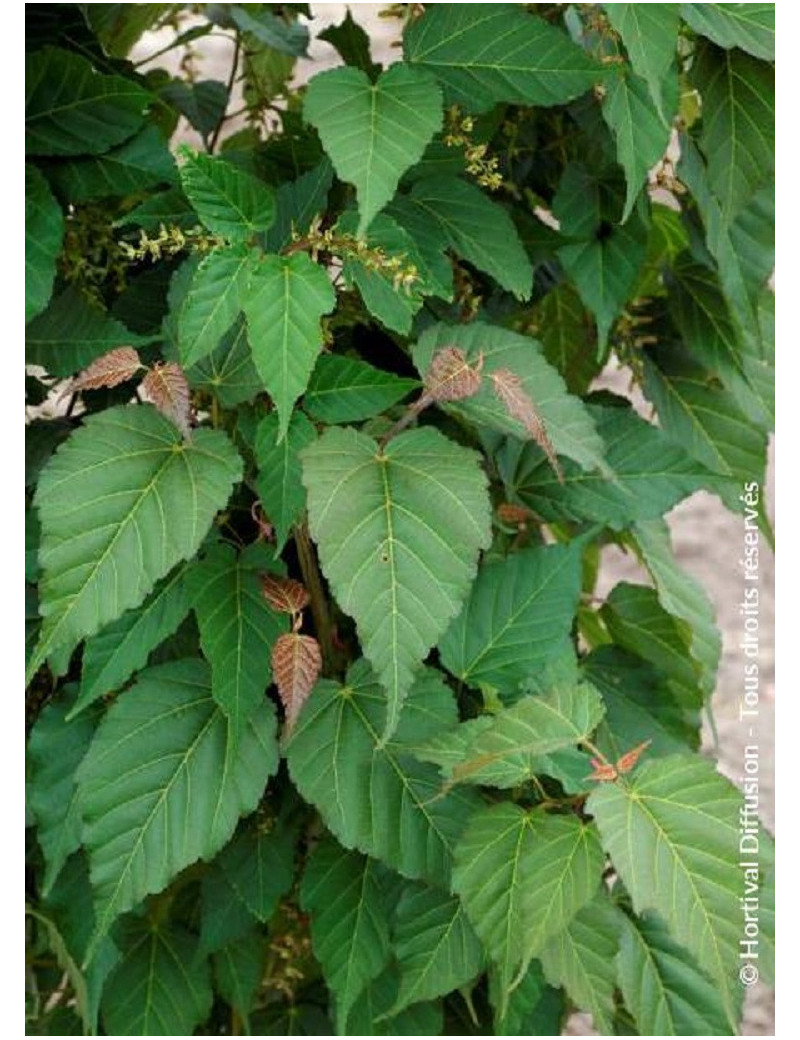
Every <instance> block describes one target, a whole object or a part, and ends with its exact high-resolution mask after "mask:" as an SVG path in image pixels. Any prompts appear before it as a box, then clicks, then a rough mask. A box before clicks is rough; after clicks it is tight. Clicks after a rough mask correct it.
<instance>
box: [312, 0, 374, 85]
mask: <svg viewBox="0 0 800 1040" xmlns="http://www.w3.org/2000/svg"><path fill="white" fill-rule="evenodd" d="M317 39H318V40H325V42H326V43H329V44H330V45H331V46H332V47H335V48H336V50H337V51H338V52H339V55H340V57H341V58H342V60H343V61H344V63H345V65H353V66H355V67H356V68H357V69H361V70H362V71H363V72H366V74H367V75H368V76H369V78H370V79H371V80H373V81H374V80H375V79H376V78H377V75H378V73H379V72H380V70H381V66H380V65H376V64H375V62H373V60H372V56H371V54H370V45H369V36H368V35H367V34H366V33H365V32H364V30H363V29H362V28H361V26H360V25H359V24H358V22H356V21H354V20H353V16H352V14H351V13H350V8H349V7H348V8H347V11H346V12H345V16H344V18H343V20H342V21H341V22H340V23H339V24H338V25H329V26H328V28H327V29H324V30H323V31H322V32H321V33H317Z"/></svg>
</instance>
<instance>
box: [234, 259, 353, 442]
mask: <svg viewBox="0 0 800 1040" xmlns="http://www.w3.org/2000/svg"><path fill="white" fill-rule="evenodd" d="M243 306H244V312H245V316H246V318H247V331H248V337H249V340H250V349H251V351H252V354H253V363H254V365H255V367H256V369H257V370H258V372H259V374H260V376H261V378H262V380H263V382H264V386H265V387H266V388H267V390H268V391H269V394H270V396H271V397H272V399H273V401H274V402H275V407H276V408H277V411H278V416H279V419H280V425H279V432H278V439H279V441H282V440H283V438H284V437H285V436H286V431H287V430H288V428H289V420H290V418H291V415H292V409H293V408H294V404H295V401H296V400H297V398H298V397H299V396H300V395H301V394H302V393H303V392H304V391H305V389H306V386H307V385H308V379H309V376H310V375H311V372H312V370H313V368H314V362H315V361H316V359H317V356H318V355H319V352H320V350H321V349H322V329H321V328H320V319H321V318H322V315H323V314H329V313H330V312H331V311H332V310H333V309H334V307H335V306H336V293H335V292H334V290H333V286H332V285H331V283H330V279H329V277H328V273H327V271H326V270H325V268H324V267H321V266H320V265H319V264H315V263H314V261H313V260H312V259H311V257H310V256H308V254H307V253H294V254H292V255H291V256H268V257H266V258H264V259H263V260H262V261H261V263H260V264H258V266H256V267H254V269H253V272H252V278H251V281H250V286H249V288H248V291H247V295H246V296H245V298H244V300H243Z"/></svg>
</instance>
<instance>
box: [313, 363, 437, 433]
mask: <svg viewBox="0 0 800 1040" xmlns="http://www.w3.org/2000/svg"><path fill="white" fill-rule="evenodd" d="M420 385H421V384H420V382H419V380H418V379H407V378H406V377H404V376H396V375H394V373H392V372H384V371H383V370H382V369H380V368H374V367H373V366H372V365H368V364H367V363H366V362H365V361H360V360H359V359H358V358H351V357H340V356H339V355H338V354H321V355H320V356H319V358H318V359H317V363H316V365H315V366H314V371H313V372H312V374H311V379H310V380H309V382H308V389H307V390H306V393H305V397H304V398H303V405H304V407H305V409H306V411H307V412H308V413H309V415H310V416H311V417H312V419H316V420H317V421H318V422H324V423H351V422H360V421H361V420H362V419H371V418H372V417H373V416H374V415H380V413H381V412H385V411H386V410H387V409H388V408H391V407H392V405H393V404H397V402H398V401H401V400H402V399H403V398H404V397H406V396H407V395H408V394H409V393H410V392H411V391H412V390H416V389H418V388H419V387H420Z"/></svg>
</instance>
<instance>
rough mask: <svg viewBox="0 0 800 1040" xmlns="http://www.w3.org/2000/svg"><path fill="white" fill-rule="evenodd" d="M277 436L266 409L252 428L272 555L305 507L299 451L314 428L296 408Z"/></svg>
mask: <svg viewBox="0 0 800 1040" xmlns="http://www.w3.org/2000/svg"><path fill="white" fill-rule="evenodd" d="M320 360H322V359H320ZM279 437H280V421H279V419H278V413H277V412H269V413H268V414H267V415H265V416H264V418H263V419H262V420H261V422H260V423H259V424H258V429H257V431H256V444H255V456H256V462H257V464H258V475H257V476H256V491H257V492H258V495H259V497H260V499H261V505H262V507H263V509H264V512H265V513H266V515H267V518H268V519H269V521H270V523H271V524H273V525H274V527H275V533H276V535H277V541H276V545H275V553H276V555H277V554H278V553H280V552H281V551H282V550H283V547H284V545H285V544H286V539H287V538H288V537H289V535H290V534H291V530H292V527H293V526H294V525H295V524H296V523H297V522H298V521H299V520H300V518H301V516H302V514H303V511H304V510H305V507H306V494H305V488H304V487H303V484H302V481H301V479H300V474H301V466H300V452H301V451H302V450H303V449H304V448H307V447H308V445H309V444H313V442H314V441H315V440H316V438H317V431H316V430H315V429H314V427H313V425H312V424H311V423H310V422H309V421H308V419H307V418H306V417H305V415H303V413H302V412H299V411H296V412H293V413H292V417H291V419H290V421H289V428H288V429H287V431H286V436H285V437H284V438H283V439H282V440H279Z"/></svg>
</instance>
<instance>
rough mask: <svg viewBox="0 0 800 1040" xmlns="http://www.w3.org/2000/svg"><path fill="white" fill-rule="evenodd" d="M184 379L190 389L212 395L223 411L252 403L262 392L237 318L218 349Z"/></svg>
mask: <svg viewBox="0 0 800 1040" xmlns="http://www.w3.org/2000/svg"><path fill="white" fill-rule="evenodd" d="M186 378H187V379H188V380H189V385H190V386H192V387H195V388H196V389H197V390H205V391H206V392H207V393H211V394H214V396H215V397H216V398H217V400H218V401H219V403H220V405H222V407H223V408H235V407H236V405H237V404H242V402H243V401H252V400H253V398H254V397H257V396H258V394H260V393H261V392H262V391H263V386H262V384H261V377H260V376H259V374H258V372H257V371H256V368H255V365H254V364H253V358H252V356H251V354H250V344H249V343H248V342H247V326H246V324H245V322H244V318H239V319H238V320H237V321H236V322H235V323H234V325H233V327H232V328H231V329H230V330H229V331H228V332H226V333H225V335H224V336H223V337H222V339H221V340H220V341H219V345H218V346H217V347H216V348H215V349H214V350H212V351H211V353H210V354H206V356H205V357H204V358H203V359H202V361H198V362H197V364H196V365H193V366H192V367H191V368H190V369H189V370H188V372H187V373H186Z"/></svg>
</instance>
